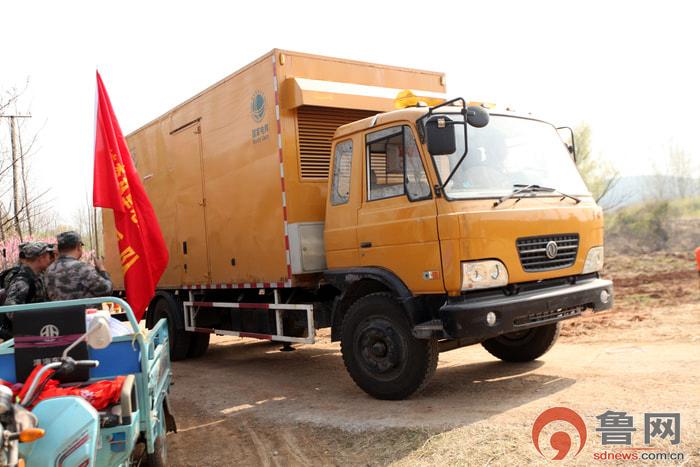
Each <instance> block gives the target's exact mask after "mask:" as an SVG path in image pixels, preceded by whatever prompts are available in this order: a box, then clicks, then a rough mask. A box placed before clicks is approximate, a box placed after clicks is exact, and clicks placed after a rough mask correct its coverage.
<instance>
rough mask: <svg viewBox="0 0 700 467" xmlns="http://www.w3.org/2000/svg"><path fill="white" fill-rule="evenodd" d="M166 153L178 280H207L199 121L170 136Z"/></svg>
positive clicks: (207, 264) (200, 126)
mask: <svg viewBox="0 0 700 467" xmlns="http://www.w3.org/2000/svg"><path fill="white" fill-rule="evenodd" d="M168 152H169V154H170V156H171V163H172V167H173V170H174V172H175V177H174V179H175V187H174V188H175V190H173V191H174V193H173V194H172V195H173V196H175V198H176V211H175V229H176V232H177V233H176V235H177V238H178V251H176V252H171V254H173V253H174V254H175V255H177V257H178V258H180V263H181V264H182V270H181V276H180V277H181V283H182V284H201V283H203V282H208V281H209V279H210V266H209V252H208V249H207V225H206V215H205V211H206V201H205V197H204V180H203V176H202V125H201V123H200V122H199V120H197V121H195V122H193V123H191V124H189V125H187V126H185V127H183V128H180V129H177V130H176V131H174V132H173V133H172V134H171V135H170V141H169V151H168Z"/></svg>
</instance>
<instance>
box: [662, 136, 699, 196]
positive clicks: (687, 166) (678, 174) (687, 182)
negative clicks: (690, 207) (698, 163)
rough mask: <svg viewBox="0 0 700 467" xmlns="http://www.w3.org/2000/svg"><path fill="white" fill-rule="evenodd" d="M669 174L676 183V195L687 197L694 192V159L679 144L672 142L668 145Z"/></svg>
mask: <svg viewBox="0 0 700 467" xmlns="http://www.w3.org/2000/svg"><path fill="white" fill-rule="evenodd" d="M668 174H669V175H670V176H671V177H672V182H673V184H674V185H675V189H676V190H675V191H676V193H675V195H676V196H678V197H679V198H687V197H688V196H690V195H691V194H693V191H694V188H695V187H694V186H693V185H694V182H695V180H694V178H693V176H694V174H695V172H694V171H693V160H692V158H691V157H690V154H689V153H688V152H687V151H686V150H685V149H683V148H682V147H680V146H678V145H677V144H670V145H669V147H668Z"/></svg>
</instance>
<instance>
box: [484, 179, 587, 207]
mask: <svg viewBox="0 0 700 467" xmlns="http://www.w3.org/2000/svg"><path fill="white" fill-rule="evenodd" d="M513 188H514V189H513V191H512V192H511V193H510V194H508V195H505V196H503V197H501V198H499V199H498V200H497V201H494V202H493V207H494V208H495V207H496V206H498V205H499V204H501V203H503V202H504V201H507V200H509V199H511V198H513V197H515V196H517V195H519V194H521V193H533V192H534V193H536V192H544V193H559V194H560V195H561V199H562V200H563V199H565V198H570V199H573V200H574V201H576V204H578V203H580V202H581V200H580V199H578V198H576V197H575V196H571V195H567V194H566V193H563V192H561V191H559V190H557V189H556V188H549V187H546V186H540V185H524V184H521V183H518V184H515V185H513ZM560 201H561V200H560ZM516 202H517V201H516Z"/></svg>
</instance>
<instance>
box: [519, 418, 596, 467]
mask: <svg viewBox="0 0 700 467" xmlns="http://www.w3.org/2000/svg"><path fill="white" fill-rule="evenodd" d="M553 422H566V423H567V424H568V425H571V427H573V428H574V429H575V430H576V433H577V434H578V439H579V446H578V450H577V451H576V453H575V454H574V457H576V456H577V455H578V454H579V453H580V452H581V450H582V449H583V447H584V446H585V445H586V438H587V435H588V433H587V432H586V424H585V422H584V421H583V418H581V416H580V415H579V414H577V413H576V412H574V411H573V410H571V409H569V408H566V407H552V408H551V409H547V410H545V411H544V412H542V413H541V414H540V416H539V417H537V419H536V420H535V423H533V424H532V443H533V444H534V445H535V449H537V452H539V453H540V455H542V456H543V457H545V455H544V454H543V453H542V451H541V450H540V433H541V432H542V430H543V429H544V427H545V426H547V425H549V424H550V423H553ZM549 444H550V446H552V448H554V449H555V450H556V451H557V454H556V455H555V456H554V457H553V458H552V460H555V461H560V460H562V459H564V458H565V457H566V455H567V454H568V453H569V451H570V450H571V435H570V434H569V433H567V432H566V431H557V432H555V433H553V434H552V436H551V437H550V438H549Z"/></svg>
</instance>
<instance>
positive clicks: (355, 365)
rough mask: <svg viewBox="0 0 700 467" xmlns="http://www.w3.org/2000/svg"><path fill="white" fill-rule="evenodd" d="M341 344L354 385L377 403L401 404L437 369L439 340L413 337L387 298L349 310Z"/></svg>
mask: <svg viewBox="0 0 700 467" xmlns="http://www.w3.org/2000/svg"><path fill="white" fill-rule="evenodd" d="M340 343H341V351H342V354H343V361H344V363H345V368H347V370H348V373H350V376H351V377H352V379H353V380H354V381H355V384H357V385H358V386H359V387H360V388H361V389H362V390H364V391H365V392H366V393H368V394H369V395H371V396H373V397H376V398H377V399H390V400H398V399H404V398H406V397H408V396H410V395H411V394H413V393H415V392H417V391H420V390H421V389H422V388H423V387H424V386H425V384H426V383H427V382H428V380H430V377H431V376H432V375H433V373H435V368H436V367H437V361H438V349H437V340H436V339H416V338H415V337H413V334H412V333H411V326H410V322H409V320H408V317H407V316H406V313H405V312H404V310H403V308H402V307H401V305H400V304H399V303H398V302H397V301H396V300H395V299H394V298H393V297H392V296H391V294H388V293H385V292H378V293H373V294H369V295H366V296H364V297H362V298H360V299H359V300H357V301H356V302H355V303H353V304H352V306H350V309H348V311H347V314H346V315H345V318H344V319H343V325H342V330H341V339H340Z"/></svg>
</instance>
